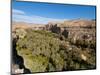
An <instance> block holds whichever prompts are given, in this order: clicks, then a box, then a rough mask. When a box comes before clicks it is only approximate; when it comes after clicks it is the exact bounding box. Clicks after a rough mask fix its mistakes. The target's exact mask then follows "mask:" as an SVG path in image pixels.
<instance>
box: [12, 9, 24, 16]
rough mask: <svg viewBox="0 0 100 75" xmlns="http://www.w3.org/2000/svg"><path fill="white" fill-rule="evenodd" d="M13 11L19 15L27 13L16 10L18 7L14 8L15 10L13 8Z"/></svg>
mask: <svg viewBox="0 0 100 75" xmlns="http://www.w3.org/2000/svg"><path fill="white" fill-rule="evenodd" d="M12 13H13V14H18V15H23V14H25V12H24V11H21V10H16V9H13V10H12Z"/></svg>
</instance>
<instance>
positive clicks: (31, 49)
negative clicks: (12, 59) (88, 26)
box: [16, 29, 95, 72]
mask: <svg viewBox="0 0 100 75" xmlns="http://www.w3.org/2000/svg"><path fill="white" fill-rule="evenodd" d="M20 34H23V36H24V37H21V38H19V39H18V40H17V43H16V44H17V46H16V50H17V53H18V55H20V56H22V57H23V59H24V65H25V67H26V68H28V69H30V71H31V72H48V71H63V70H77V69H93V68H95V51H94V49H90V48H81V47H77V46H75V45H71V43H70V42H68V41H67V40H66V39H65V38H64V37H63V36H61V37H62V38H63V40H61V39H60V38H61V37H60V38H59V36H58V35H57V34H54V33H52V32H48V31H41V30H31V29H27V30H25V31H21V32H19V34H18V33H17V36H18V37H20V36H22V35H20ZM77 43H78V42H77ZM78 44H80V43H78ZM93 46H94V45H93Z"/></svg>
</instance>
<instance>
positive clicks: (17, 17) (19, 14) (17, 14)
mask: <svg viewBox="0 0 100 75" xmlns="http://www.w3.org/2000/svg"><path fill="white" fill-rule="evenodd" d="M12 17H13V18H12V19H13V21H18V22H28V23H37V24H47V23H48V22H51V21H62V20H64V19H53V18H46V17H41V16H36V15H31V16H29V15H28V14H26V13H25V12H23V11H21V10H16V9H13V13H12Z"/></svg>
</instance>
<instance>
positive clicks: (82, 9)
mask: <svg viewBox="0 0 100 75" xmlns="http://www.w3.org/2000/svg"><path fill="white" fill-rule="evenodd" d="M95 10H96V7H95V6H82V5H70V4H50V3H39V2H18V1H17V2H15V1H14V2H13V3H12V20H13V21H18V22H28V23H38V24H40V23H42V24H46V23H48V22H51V21H63V20H71V19H78V18H82V19H95V18H96V15H95V14H96V11H95Z"/></svg>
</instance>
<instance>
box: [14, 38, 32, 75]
mask: <svg viewBox="0 0 100 75" xmlns="http://www.w3.org/2000/svg"><path fill="white" fill-rule="evenodd" d="M16 41H17V40H16V39H13V41H12V42H13V48H12V49H13V50H12V62H13V63H14V64H17V65H19V69H24V74H28V73H31V72H30V70H29V69H27V68H26V67H25V66H24V60H23V58H22V57H21V56H19V55H18V54H17V50H16Z"/></svg>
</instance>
